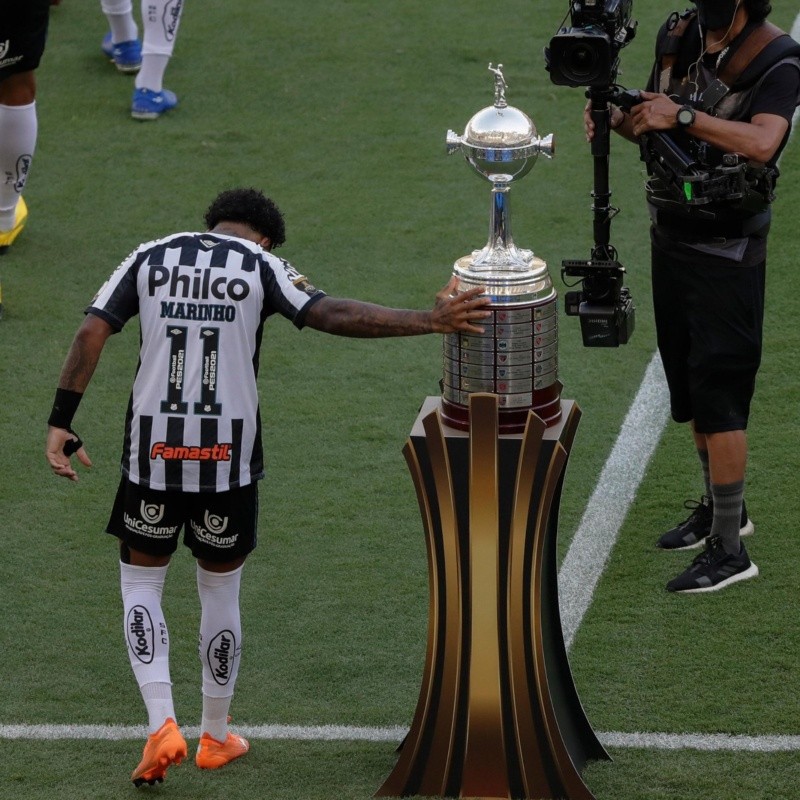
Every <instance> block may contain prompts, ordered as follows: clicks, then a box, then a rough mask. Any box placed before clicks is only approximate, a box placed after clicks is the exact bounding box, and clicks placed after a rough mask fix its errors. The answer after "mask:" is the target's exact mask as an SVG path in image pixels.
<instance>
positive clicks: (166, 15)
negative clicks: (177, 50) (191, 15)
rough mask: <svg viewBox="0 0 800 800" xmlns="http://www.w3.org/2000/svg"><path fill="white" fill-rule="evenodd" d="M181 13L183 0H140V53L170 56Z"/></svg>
mask: <svg viewBox="0 0 800 800" xmlns="http://www.w3.org/2000/svg"><path fill="white" fill-rule="evenodd" d="M182 14H183V0H142V28H144V37H143V38H142V53H145V54H149V53H158V54H160V55H162V56H171V55H172V50H173V49H174V47H175V38H176V37H177V35H178V27H179V26H180V22H181V15H182Z"/></svg>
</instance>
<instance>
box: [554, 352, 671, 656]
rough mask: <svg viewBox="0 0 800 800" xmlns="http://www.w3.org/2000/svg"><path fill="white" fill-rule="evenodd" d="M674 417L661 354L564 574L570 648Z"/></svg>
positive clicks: (562, 597)
mask: <svg viewBox="0 0 800 800" xmlns="http://www.w3.org/2000/svg"><path fill="white" fill-rule="evenodd" d="M668 416H669V396H668V393H667V386H666V380H665V379H664V371H663V369H662V366H661V358H660V357H659V355H658V353H656V354H655V355H654V356H653V358H652V359H651V361H650V364H649V365H648V367H647V370H646V371H645V375H644V379H643V380H642V384H641V386H640V387H639V391H638V392H637V394H636V397H635V398H634V401H633V404H632V405H631V407H630V410H629V411H628V415H627V416H626V417H625V421H624V422H623V423H622V428H621V429H620V432H619V435H618V436H617V441H616V442H615V444H614V447H613V449H612V451H611V455H610V456H609V457H608V460H607V461H606V464H605V466H604V467H603V471H602V472H601V473H600V478H599V480H598V481H597V486H596V487H595V490H594V494H592V497H591V499H590V500H589V503H588V505H587V506H586V511H585V512H584V514H583V519H582V520H581V522H580V524H579V525H578V530H577V531H576V532H575V536H574V537H573V539H572V542H571V543H570V546H569V550H567V555H566V556H565V557H564V563H563V564H562V565H561V570H560V572H559V574H558V595H559V606H560V608H561V625H562V627H563V630H564V642H565V643H566V645H567V649H569V647H570V646H571V644H572V640H573V639H574V637H575V633H576V631H577V630H578V627H579V625H580V624H581V621H582V620H583V616H584V614H585V613H586V611H587V609H588V608H589V606H590V605H591V602H592V597H593V596H594V590H595V587H596V586H597V582H598V581H599V580H600V577H601V576H602V574H603V570H604V569H605V566H606V561H607V560H608V556H609V554H610V553H611V549H612V548H613V547H614V543H615V542H616V541H617V536H618V535H619V531H620V528H621V527H622V523H623V522H624V521H625V517H626V516H627V514H628V509H629V508H630V505H631V503H632V502H633V498H634V497H635V496H636V490H637V489H638V488H639V484H640V483H641V482H642V478H643V477H644V473H645V470H646V469H647V465H648V464H649V463H650V458H651V457H652V455H653V451H654V450H655V449H656V447H657V445H658V442H659V440H660V439H661V434H662V432H663V431H664V427H665V425H666V423H667V418H668Z"/></svg>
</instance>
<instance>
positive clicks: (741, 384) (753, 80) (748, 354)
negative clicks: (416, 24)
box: [584, 0, 800, 592]
mask: <svg viewBox="0 0 800 800" xmlns="http://www.w3.org/2000/svg"><path fill="white" fill-rule="evenodd" d="M694 5H695V6H696V9H692V10H690V11H687V12H684V13H683V14H677V13H675V14H672V15H671V16H670V18H669V19H668V21H667V22H666V23H665V24H664V25H663V26H662V28H661V30H660V31H659V33H658V36H657V40H656V62H655V65H654V67H653V70H652V73H651V77H650V80H649V82H648V86H647V91H645V92H641V93H640V95H639V98H638V99H639V100H640V102H638V104H635V105H633V106H632V107H631V108H630V109H629V111H624V110H623V109H621V108H619V107H618V106H615V105H612V106H611V108H610V115H609V125H610V127H611V128H612V129H613V130H615V131H616V132H617V133H618V134H620V135H622V136H623V137H625V138H626V139H629V140H631V141H635V142H638V143H639V144H640V147H641V150H642V158H643V160H645V162H646V163H647V169H648V174H649V176H650V177H649V180H648V181H647V184H646V193H647V202H648V208H649V211H650V215H651V218H652V227H651V241H652V282H653V283H652V286H653V305H654V311H655V321H656V332H657V338H658V348H659V352H660V354H661V358H662V361H663V364H664V370H665V373H666V377H667V383H668V386H669V391H670V404H671V410H672V417H673V419H674V420H675V421H676V422H687V423H689V424H690V425H691V430H692V434H693V438H694V443H695V446H696V448H697V453H698V455H699V458H700V463H701V465H702V469H703V475H704V480H705V494H704V495H703V497H702V498H701V500H700V501H699V502H696V501H688V502H687V503H686V507H687V508H693V509H694V510H693V512H692V513H691V515H690V516H689V517H688V518H687V519H686V520H684V521H683V522H682V523H680V524H679V525H677V526H676V527H674V528H672V529H671V530H669V531H667V532H666V533H664V534H663V535H662V536H661V537H660V538H659V540H658V543H657V544H658V546H659V547H661V548H663V549H667V550H682V549H689V548H697V547H701V546H702V545H705V548H704V551H703V552H702V553H701V554H700V555H699V556H697V558H695V559H694V561H693V562H692V563H691V565H690V566H689V567H688V569H686V571H684V572H683V573H681V574H680V575H678V576H677V577H676V578H674V579H673V580H671V581H670V582H669V583H668V584H667V587H666V588H667V589H668V590H669V591H672V592H707V591H716V590H717V589H721V588H723V587H725V586H727V585H730V584H731V583H734V582H736V581H741V580H746V579H749V578H753V577H755V576H756V575H758V568H757V567H756V565H755V564H754V563H752V562H751V561H750V559H749V557H748V555H747V551H746V550H745V547H744V545H743V543H742V541H741V538H740V537H741V535H744V534H748V533H752V532H753V524H752V522H751V521H750V520H749V519H748V516H747V511H746V509H745V506H744V502H743V491H744V478H745V466H746V461H747V438H746V428H747V420H748V416H749V411H750V402H751V399H752V396H753V390H754V384H755V378H756V373H757V371H758V367H759V363H760V359H761V347H762V321H763V312H764V282H765V270H766V250H767V234H768V231H769V225H770V204H771V201H772V200H773V197H774V195H773V193H772V189H773V186H774V181H775V178H776V177H777V168H776V163H777V161H778V157H779V156H780V153H781V151H782V149H783V148H784V146H785V145H786V142H787V141H788V138H789V133H790V128H791V124H792V116H793V113H794V110H795V108H796V106H797V105H798V103H800V45H798V44H797V43H796V42H794V41H793V40H792V39H791V38H790V37H789V36H787V35H786V34H784V33H783V32H782V31H780V30H779V29H777V28H776V27H775V26H774V25H772V24H771V23H769V22H767V21H766V17H767V15H768V14H769V13H770V11H771V6H770V5H769V3H768V2H766V0H697V2H695V3H694ZM584 122H585V126H586V134H587V138H588V139H589V140H590V141H591V140H592V139H593V138H594V135H595V125H594V123H593V121H592V118H591V115H590V113H589V107H588V106H587V112H586V114H585V118H584ZM654 132H660V133H654ZM663 133H666V134H667V135H666V137H665V136H663ZM663 142H670V143H672V144H674V146H675V148H674V149H675V150H676V151H677V152H679V153H681V154H683V155H684V156H686V157H687V159H686V160H687V162H691V169H692V170H694V173H696V174H701V175H704V176H712V177H713V180H710V181H707V182H706V183H705V184H703V183H693V182H692V181H693V180H694V178H692V177H685V176H684V180H683V183H681V181H680V180H678V181H676V182H675V183H676V185H677V186H678V188H679V191H675V186H674V185H673V186H670V185H669V181H668V180H666V179H665V174H666V173H667V172H668V171H669V170H668V169H667V170H665V169H664V164H663V163H662V162H660V161H659V156H658V152H657V148H655V147H654V144H657V143H663ZM670 146H672V145H670ZM732 178H736V179H737V180H739V183H738V184H737V183H736V181H734V180H732ZM681 188H682V190H683V191H682V192H681V191H680V189H681ZM704 188H707V189H708V190H709V191H708V194H707V195H706V196H705V197H702V198H700V196H699V194H698V193H699V192H701V191H702V190H703V189H704ZM726 193H727V194H726Z"/></svg>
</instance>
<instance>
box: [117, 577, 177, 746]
mask: <svg viewBox="0 0 800 800" xmlns="http://www.w3.org/2000/svg"><path fill="white" fill-rule="evenodd" d="M119 569H120V587H121V589H122V605H123V611H124V620H125V640H126V642H127V644H128V658H129V659H130V662H131V667H132V668H133V674H134V677H135V678H136V682H137V683H138V684H139V690H140V691H141V693H142V700H144V704H145V707H146V708H147V715H148V727H149V730H150V733H155V732H156V731H157V730H158V729H159V728H160V727H161V726H162V725H163V724H164V722H165V720H166V719H167V718H168V717H172V718H173V719H175V709H174V706H173V702H172V681H171V680H170V676H169V633H168V631H167V623H166V622H165V620H164V612H163V611H162V610H161V594H162V592H163V590H164V580H165V579H166V576H167V567H137V566H134V565H133V564H123V563H122V562H120V565H119Z"/></svg>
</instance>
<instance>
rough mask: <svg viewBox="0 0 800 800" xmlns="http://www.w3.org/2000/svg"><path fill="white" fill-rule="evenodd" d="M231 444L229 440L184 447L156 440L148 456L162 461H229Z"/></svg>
mask: <svg viewBox="0 0 800 800" xmlns="http://www.w3.org/2000/svg"><path fill="white" fill-rule="evenodd" d="M232 451H233V445H232V443H231V442H225V443H219V442H218V443H217V444H214V445H211V446H210V447H186V446H183V445H178V446H175V445H169V444H167V443H166V442H156V443H155V444H154V445H153V446H152V448H150V458H151V459H153V460H155V459H157V458H162V459H164V461H230V460H231V453H232Z"/></svg>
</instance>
